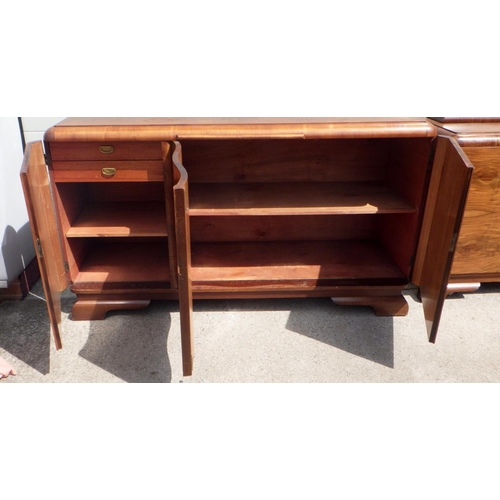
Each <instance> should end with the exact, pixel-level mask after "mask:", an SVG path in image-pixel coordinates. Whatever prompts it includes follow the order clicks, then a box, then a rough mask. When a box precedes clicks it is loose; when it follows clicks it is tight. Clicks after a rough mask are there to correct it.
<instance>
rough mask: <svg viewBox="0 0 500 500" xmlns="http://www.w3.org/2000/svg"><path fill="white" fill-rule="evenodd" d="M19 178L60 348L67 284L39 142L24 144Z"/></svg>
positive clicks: (55, 336)
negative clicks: (62, 304)
mask: <svg viewBox="0 0 500 500" xmlns="http://www.w3.org/2000/svg"><path fill="white" fill-rule="evenodd" d="M21 181H22V185H23V190H24V197H25V200H26V206H27V209H28V214H29V219H30V225H31V232H32V235H33V240H34V242H35V246H36V247H38V248H37V258H38V264H39V267H40V275H41V279H42V284H43V289H44V292H45V298H46V300H47V309H48V312H49V320H50V325H51V328H52V334H53V336H54V341H55V345H56V348H57V349H60V348H61V347H62V343H61V335H60V323H61V292H62V291H63V290H64V289H66V287H67V277H66V273H65V270H64V260H63V254H62V249H61V243H60V240H59V232H58V227H57V221H56V216H55V207H54V202H53V198H52V193H51V189H50V182H49V177H48V173H47V169H46V166H45V158H44V155H43V149H42V143H41V142H34V143H30V144H28V145H27V146H26V152H25V156H24V161H23V165H22V168H21Z"/></svg>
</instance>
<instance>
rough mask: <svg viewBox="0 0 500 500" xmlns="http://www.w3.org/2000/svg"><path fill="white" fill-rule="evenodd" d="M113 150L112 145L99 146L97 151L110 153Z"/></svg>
mask: <svg viewBox="0 0 500 500" xmlns="http://www.w3.org/2000/svg"><path fill="white" fill-rule="evenodd" d="M114 150H115V148H114V147H113V146H99V151H100V152H101V153H103V154H105V155H110V154H111V153H112V152H113V151H114Z"/></svg>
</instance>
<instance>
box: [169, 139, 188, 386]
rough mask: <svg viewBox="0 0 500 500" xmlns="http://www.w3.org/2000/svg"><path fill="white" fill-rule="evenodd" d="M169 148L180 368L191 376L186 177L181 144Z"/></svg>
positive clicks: (173, 144)
mask: <svg viewBox="0 0 500 500" xmlns="http://www.w3.org/2000/svg"><path fill="white" fill-rule="evenodd" d="M172 148H173V153H172V163H173V171H174V182H176V184H175V185H174V205H175V237H176V245H177V263H178V286H179V310H180V319H181V338H182V366H183V373H184V376H190V375H192V372H193V331H192V324H193V321H192V315H193V294H192V287H191V239H190V229H189V213H188V212H189V192H188V175H187V172H186V170H185V169H184V167H183V165H182V150H181V145H180V143H179V142H174V143H172Z"/></svg>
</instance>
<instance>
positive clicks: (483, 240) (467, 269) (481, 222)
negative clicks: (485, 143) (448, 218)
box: [452, 147, 500, 277]
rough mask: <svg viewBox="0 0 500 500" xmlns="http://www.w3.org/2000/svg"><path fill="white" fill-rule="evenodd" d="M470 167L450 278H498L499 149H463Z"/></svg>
mask: <svg viewBox="0 0 500 500" xmlns="http://www.w3.org/2000/svg"><path fill="white" fill-rule="evenodd" d="M464 153H465V154H466V155H467V157H468V158H469V159H470V161H471V162H472V164H473V165H474V174H473V176H472V182H471V186H470V190H469V197H468V200H467V207H466V210H465V214H464V219H463V222H462V229H461V232H460V238H459V242H458V246H457V251H456V255H455V261H454V263H453V269H452V274H453V275H464V274H476V275H477V274H481V275H490V274H496V275H498V276H499V277H500V190H499V188H500V148H492V147H486V148H474V147H467V148H464Z"/></svg>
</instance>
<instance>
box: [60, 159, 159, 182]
mask: <svg viewBox="0 0 500 500" xmlns="http://www.w3.org/2000/svg"><path fill="white" fill-rule="evenodd" d="M52 168H53V172H54V181H55V182H106V183H113V182H154V181H159V182H161V181H163V163H162V162H161V161H130V162H124V161H107V162H104V161H89V162H85V161H74V162H64V163H62V162H61V163H60V162H53V164H52ZM109 168H113V169H115V173H114V174H112V175H111V176H110V175H105V174H103V169H109Z"/></svg>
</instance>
